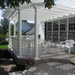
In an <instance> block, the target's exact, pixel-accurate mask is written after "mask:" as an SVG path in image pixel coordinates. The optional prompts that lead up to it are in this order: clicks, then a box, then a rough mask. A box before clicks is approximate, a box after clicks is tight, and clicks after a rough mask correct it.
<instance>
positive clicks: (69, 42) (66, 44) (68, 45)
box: [60, 40, 74, 54]
mask: <svg viewBox="0 0 75 75" xmlns="http://www.w3.org/2000/svg"><path fill="white" fill-rule="evenodd" d="M73 44H74V40H66V41H61V42H60V48H61V47H63V48H65V51H68V52H69V54H70V50H71V49H73Z"/></svg>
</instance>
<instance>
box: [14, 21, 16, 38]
mask: <svg viewBox="0 0 75 75" xmlns="http://www.w3.org/2000/svg"><path fill="white" fill-rule="evenodd" d="M15 36H16V23H15V21H14V37H15Z"/></svg>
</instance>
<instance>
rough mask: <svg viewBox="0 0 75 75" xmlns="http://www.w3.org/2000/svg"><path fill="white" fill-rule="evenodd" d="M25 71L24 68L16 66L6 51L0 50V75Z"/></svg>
mask: <svg viewBox="0 0 75 75" xmlns="http://www.w3.org/2000/svg"><path fill="white" fill-rule="evenodd" d="M22 70H25V66H21V65H16V63H15V61H14V60H13V58H12V56H11V54H10V52H9V51H8V50H2V49H0V75H9V72H15V71H22Z"/></svg>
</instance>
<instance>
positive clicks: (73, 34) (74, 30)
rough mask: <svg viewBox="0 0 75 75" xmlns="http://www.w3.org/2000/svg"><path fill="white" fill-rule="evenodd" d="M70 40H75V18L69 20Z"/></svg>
mask: <svg viewBox="0 0 75 75" xmlns="http://www.w3.org/2000/svg"><path fill="white" fill-rule="evenodd" d="M68 36H69V39H73V40H75V17H72V18H69V35H68Z"/></svg>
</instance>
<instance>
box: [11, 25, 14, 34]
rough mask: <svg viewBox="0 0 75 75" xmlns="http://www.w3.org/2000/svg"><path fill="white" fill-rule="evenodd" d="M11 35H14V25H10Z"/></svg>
mask: <svg viewBox="0 0 75 75" xmlns="http://www.w3.org/2000/svg"><path fill="white" fill-rule="evenodd" d="M11 35H14V25H13V24H11Z"/></svg>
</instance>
